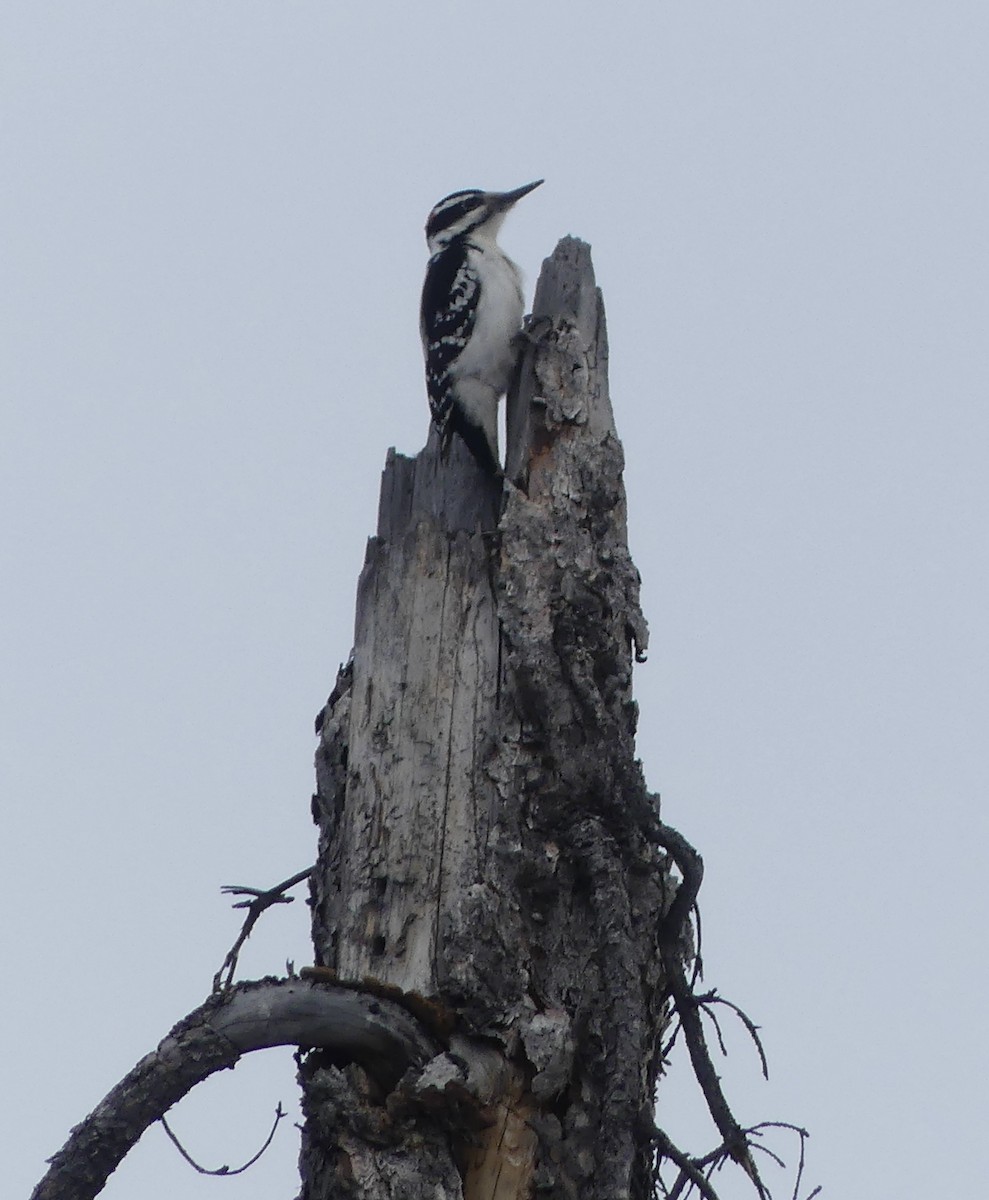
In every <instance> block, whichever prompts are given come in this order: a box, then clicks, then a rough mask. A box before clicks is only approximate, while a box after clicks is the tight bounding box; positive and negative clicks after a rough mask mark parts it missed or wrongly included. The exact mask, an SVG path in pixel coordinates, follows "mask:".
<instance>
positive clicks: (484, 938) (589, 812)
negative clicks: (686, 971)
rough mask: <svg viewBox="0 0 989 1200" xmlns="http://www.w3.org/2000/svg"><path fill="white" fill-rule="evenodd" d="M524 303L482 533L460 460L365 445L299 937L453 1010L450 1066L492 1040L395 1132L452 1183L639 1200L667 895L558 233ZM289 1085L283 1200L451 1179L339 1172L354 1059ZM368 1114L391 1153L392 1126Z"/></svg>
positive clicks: (600, 445)
mask: <svg viewBox="0 0 989 1200" xmlns="http://www.w3.org/2000/svg"><path fill="white" fill-rule="evenodd" d="M536 317H537V320H536V321H535V323H534V326H533V329H532V332H531V336H530V341H529V343H528V347H527V349H526V352H525V356H524V360H523V365H522V369H521V372H520V383H519V388H518V392H517V394H516V396H515V397H513V398H512V399H511V401H510V404H509V416H508V425H509V438H508V442H509V444H508V458H507V469H506V474H507V476H508V479H509V480H510V481H516V482H518V483H519V484H521V485H522V486H515V483H514V482H506V484H505V489H504V497H503V501H502V512H501V516H500V519H499V521H498V524H497V532H496V533H494V532H493V526H494V522H493V520H492V519H491V514H492V513H493V511H494V509H493V507H492V505H493V501H494V499H495V497H493V495H492V491H491V488H490V487H488V488H485V487H484V486H483V481H479V479H478V476H477V473H476V471H475V470H474V468H473V464H472V462H471V461H470V459H469V456H465V454H463V453H458V456H457V457H451V461H450V462H449V463H448V464H446V465H445V466H442V467H441V466H439V465H438V463H437V457H436V447H435V444H434V443H432V442H431V443H430V445H428V446H427V448H426V450H425V451H423V453H422V454H420V455H419V456H418V458H417V459H415V460H409V459H405V458H402V457H401V456H398V455H395V454H393V453H392V454H390V455H389V460H388V464H387V466H386V470H385V477H384V480H383V484H382V500H381V511H380V514H379V525H378V536H377V537H376V538H374V539H372V540H371V542H370V543H369V546H368V553H367V557H366V561H365V566H364V570H363V572H362V575H361V581H360V586H359V595H358V606H357V626H356V632H355V646H354V657H353V662H352V664H351V665H350V666H349V667H348V668H347V669H346V670H345V671H344V672H343V673H342V674H341V677H340V678H339V679H338V682H337V686H336V688H335V689H334V694H333V696H331V700H330V703H329V704H328V706H327V709H326V711H325V714H324V721H323V725H322V735H321V742H320V748H319V751H318V754H317V795H316V797H315V798H314V816H315V818H316V820H317V822H318V824H319V826H320V858H319V863H318V866H317V870H316V872H315V874H314V877H313V880H312V886H313V931H314V941H315V945H316V949H317V957H318V961H320V962H322V963H324V964H326V965H327V966H330V967H333V968H335V969H336V970H337V971H338V972H339V973H340V975H341V976H342V977H344V978H353V979H360V978H362V977H364V976H372V977H373V978H375V979H377V980H381V981H384V982H386V983H388V984H391V985H395V986H398V987H400V988H401V989H403V990H404V991H406V992H415V993H419V994H421V995H422V996H425V997H428V998H430V1000H432V1001H433V1002H435V1004H436V1005H437V1006H438V1009H439V1010H441V1011H443V1012H448V1013H450V1014H452V1015H453V1016H454V1017H455V1019H456V1022H457V1028H458V1030H459V1032H460V1035H461V1036H462V1037H463V1039H464V1041H463V1046H464V1047H465V1050H464V1054H465V1056H466V1059H468V1060H469V1059H470V1057H471V1053H472V1052H474V1053H475V1057H476V1053H479V1047H480V1046H481V1045H485V1046H487V1047H489V1048H490V1047H495V1048H500V1050H499V1053H500V1055H501V1058H502V1061H503V1071H502V1072H501V1073H500V1074H499V1076H498V1077H499V1078H500V1079H501V1081H502V1082H501V1085H500V1094H499V1095H497V1096H495V1097H492V1098H491V1099H490V1100H487V1101H485V1100H478V1094H477V1092H476V1091H475V1092H473V1093H472V1095H473V1096H474V1099H475V1101H476V1102H478V1103H480V1104H481V1106H482V1109H483V1112H482V1114H481V1115H482V1117H483V1120H481V1121H480V1124H481V1126H482V1128H481V1130H480V1131H478V1130H477V1129H474V1130H473V1131H471V1129H470V1128H469V1123H468V1125H467V1126H464V1125H463V1124H462V1123H461V1125H460V1126H459V1127H458V1124H457V1122H456V1121H453V1122H452V1123H451V1120H450V1113H449V1112H445V1113H444V1114H443V1121H438V1120H437V1119H436V1117H435V1114H434V1115H432V1116H431V1115H430V1113H429V1111H428V1110H424V1111H423V1113H421V1114H420V1117H419V1119H418V1122H417V1125H416V1128H417V1131H418V1132H417V1137H418V1138H420V1139H425V1141H424V1142H423V1144H428V1145H429V1146H430V1147H431V1148H432V1149H431V1155H432V1157H431V1159H430V1161H431V1162H434V1163H439V1161H440V1159H441V1158H442V1154H441V1153H440V1143H439V1141H437V1140H436V1139H437V1138H439V1139H440V1141H442V1139H443V1138H446V1139H447V1141H448V1142H449V1145H450V1148H451V1150H452V1151H454V1152H455V1153H456V1155H457V1156H458V1162H459V1163H460V1167H461V1180H462V1182H461V1181H458V1182H457V1187H458V1188H461V1187H462V1194H463V1196H465V1197H467V1198H468V1200H482V1198H483V1200H494V1198H495V1197H497V1200H521V1198H522V1197H528V1196H530V1195H532V1194H534V1191H538V1194H539V1195H540V1196H545V1197H561V1198H562V1197H577V1196H579V1197H581V1198H593V1200H619V1198H623V1200H624V1198H625V1197H630V1198H631V1197H634V1198H635V1200H644V1198H645V1197H646V1196H648V1195H650V1194H651V1146H650V1143H649V1135H648V1129H649V1128H651V1120H646V1119H645V1118H646V1117H647V1116H648V1115H649V1114H651V1104H652V1097H653V1089H654V1085H655V1080H656V1075H657V1071H658V1067H659V1061H658V1054H659V1037H660V1033H661V1030H662V1026H663V1020H664V980H663V974H662V967H661V963H660V956H659V953H658V948H657V932H656V931H657V928H658V925H659V922H660V919H661V916H662V912H663V908H664V905H665V904H666V903H667V899H668V894H669V891H670V888H669V886H668V879H667V874H666V862H665V858H664V856H663V854H662V852H661V851H660V850H658V849H657V848H656V846H655V845H654V837H653V834H654V829H653V826H654V825H655V822H656V820H657V814H656V811H655V808H654V806H653V804H652V801H651V800H650V798H649V796H648V795H647V793H646V789H645V785H644V781H643V779H642V775H641V771H640V769H639V766H638V763H637V762H636V759H635V748H634V733H635V705H634V703H633V701H632V696H631V682H632V663H633V657H634V655H635V654H636V653H641V652H642V651H643V650H644V648H645V643H646V628H645V622H644V620H643V618H642V614H641V612H640V610H639V603H638V575H637V573H636V571H635V568H634V566H633V564H632V562H631V560H630V558H629V555H628V549H627V545H626V535H625V498H624V490H623V486H622V482H621V472H622V466H623V459H622V451H621V446H620V444H619V442H618V440H617V437H616V435H615V431H614V418H613V414H612V409H611V403H610V398H609V394H608V384H607V341H606V334H605V323H604V310H603V304H602V302H601V297H600V293H599V292H598V291H597V289H596V287H595V285H594V278H593V271H592V268H591V264H590V254H589V251H588V249H587V247H586V246H584V245H583V244H582V243H580V242H577V241H575V240H574V239H564V241H563V242H561V244H560V246H559V247H558V248H557V251H556V253H555V254H554V255H553V257H552V258H551V259H549V260H547V262H546V264H544V269H543V275H542V276H541V279H540V282H539V285H538V287H537V292H536ZM539 318H541V319H539ZM457 446H458V442H457V439H454V447H457ZM479 483H480V484H482V486H479ZM471 1048H473V1051H472V1050H471ZM462 1057H463V1056H462ZM304 1075H305V1078H306V1081H307V1082H306V1089H307V1114H308V1116H309V1122H308V1125H307V1132H306V1135H305V1138H304V1154H303V1166H304V1171H303V1174H304V1187H303V1197H304V1198H306V1200H315V1198H316V1197H324V1196H327V1197H328V1196H331V1195H332V1196H346V1195H351V1194H353V1195H356V1194H360V1195H361V1196H362V1197H366V1198H371V1200H386V1198H387V1200H397V1197H399V1196H402V1197H403V1198H405V1200H416V1198H418V1197H422V1198H423V1200H425V1197H427V1196H429V1197H433V1196H435V1195H440V1194H442V1195H447V1194H448V1193H447V1191H445V1190H443V1189H446V1188H448V1187H449V1186H450V1179H449V1176H448V1175H445V1174H444V1175H442V1179H441V1180H440V1181H439V1182H437V1178H438V1175H436V1172H434V1171H433V1170H432V1169H430V1170H429V1171H426V1172H425V1174H424V1175H423V1178H422V1182H421V1184H417V1183H414V1182H413V1181H412V1178H411V1176H410V1175H409V1174H408V1173H407V1172H405V1171H404V1167H403V1168H402V1169H401V1170H399V1169H398V1168H396V1170H395V1172H394V1173H393V1174H392V1176H390V1177H386V1176H385V1175H382V1174H381V1173H380V1172H379V1173H378V1174H377V1175H373V1173H368V1172H366V1171H365V1173H364V1177H362V1183H361V1190H360V1191H359V1192H358V1191H355V1190H353V1180H354V1178H356V1174H355V1171H354V1166H353V1156H354V1155H355V1154H357V1155H358V1156H359V1157H360V1156H361V1154H362V1151H361V1150H360V1147H359V1145H358V1143H359V1139H355V1138H354V1137H353V1136H351V1134H352V1131H353V1129H354V1128H355V1127H361V1126H362V1124H364V1125H366V1124H367V1123H368V1122H371V1123H372V1124H374V1122H375V1121H378V1119H379V1116H380V1114H379V1110H378V1108H376V1105H378V1106H379V1107H380V1104H381V1103H382V1102H383V1101H382V1099H381V1098H380V1097H379V1098H378V1099H375V1098H374V1097H373V1096H371V1095H369V1094H368V1093H367V1092H366V1089H363V1088H362V1084H361V1082H360V1078H359V1076H358V1075H357V1074H354V1073H353V1072H352V1073H351V1075H350V1076H348V1077H347V1080H346V1087H344V1088H341V1086H338V1084H339V1080H335V1081H334V1086H333V1088H331V1089H330V1093H331V1094H329V1095H327V1094H324V1093H323V1092H321V1090H320V1089H321V1088H323V1087H324V1085H325V1084H326V1077H325V1071H324V1070H323V1068H321V1067H320V1065H319V1063H318V1061H314V1062H313V1063H312V1064H307V1070H306V1071H305V1072H304ZM462 1086H463V1081H462V1080H461V1081H460V1082H459V1083H458V1084H457V1087H453V1086H452V1085H451V1086H450V1087H449V1088H446V1086H445V1085H444V1087H445V1093H448V1094H449V1095H450V1096H454V1095H456V1094H458V1093H457V1089H458V1088H461V1087H462ZM435 1090H436V1089H433V1091H435ZM468 1091H470V1089H468ZM376 1114H378V1115H377V1116H376ZM485 1121H487V1122H489V1125H488V1129H487V1133H485V1132H484V1130H483V1126H484V1122H485ZM444 1122H445V1124H444ZM374 1128H375V1131H376V1137H377V1145H378V1146H379V1149H381V1150H382V1153H384V1154H385V1157H386V1158H388V1159H389V1161H393V1162H399V1163H404V1164H406V1165H407V1158H403V1155H404V1156H407V1155H408V1154H409V1153H410V1152H411V1144H410V1142H409V1133H408V1128H407V1127H403V1129H402V1130H401V1131H397V1130H395V1129H394V1128H391V1127H389V1128H388V1129H385V1128H384V1127H383V1126H381V1125H380V1123H379V1124H375V1125H374ZM341 1131H343V1132H341ZM348 1131H350V1132H348ZM361 1161H363V1158H362V1159H361ZM439 1174H442V1172H439ZM372 1175H373V1177H372ZM434 1176H435V1177H434ZM403 1188H404V1189H411V1190H402V1189H403ZM348 1189H350V1190H348ZM437 1189H440V1190H437ZM456 1194H460V1193H459V1192H458V1193H456Z"/></svg>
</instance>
